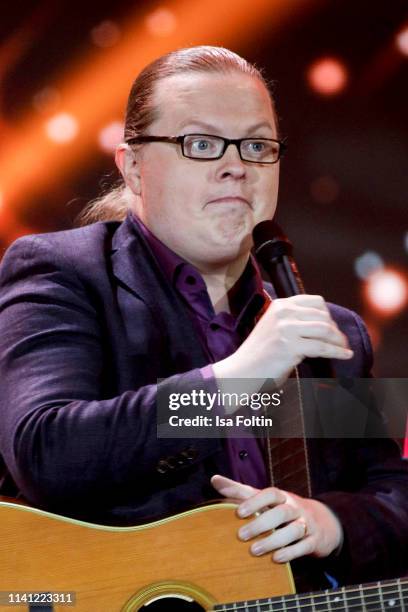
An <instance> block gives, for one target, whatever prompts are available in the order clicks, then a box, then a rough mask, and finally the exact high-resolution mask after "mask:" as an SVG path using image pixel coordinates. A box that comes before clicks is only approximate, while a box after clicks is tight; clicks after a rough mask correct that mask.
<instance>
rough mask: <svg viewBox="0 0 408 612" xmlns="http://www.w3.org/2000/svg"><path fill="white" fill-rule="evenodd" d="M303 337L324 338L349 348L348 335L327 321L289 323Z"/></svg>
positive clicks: (325, 340)
mask: <svg viewBox="0 0 408 612" xmlns="http://www.w3.org/2000/svg"><path fill="white" fill-rule="evenodd" d="M289 325H291V326H293V331H295V332H296V334H297V335H298V336H300V337H301V338H311V339H317V340H323V341H324V342H329V343H330V344H335V345H336V346H341V347H342V348H349V344H348V340H347V337H346V336H345V335H344V334H343V333H342V332H341V331H340V330H339V329H338V327H337V326H335V325H331V323H327V322H325V321H302V322H301V323H300V322H296V323H291V324H289Z"/></svg>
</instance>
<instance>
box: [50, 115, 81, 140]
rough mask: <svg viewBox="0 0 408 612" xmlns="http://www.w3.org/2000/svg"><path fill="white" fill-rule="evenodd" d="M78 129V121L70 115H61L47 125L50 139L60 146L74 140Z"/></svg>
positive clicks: (53, 118)
mask: <svg viewBox="0 0 408 612" xmlns="http://www.w3.org/2000/svg"><path fill="white" fill-rule="evenodd" d="M78 129H79V128H78V121H77V120H76V119H75V117H73V116H72V115H70V114H68V113H59V114H58V115H55V116H54V117H52V118H51V119H50V120H49V121H47V123H46V124H45V131H46V133H47V136H48V138H49V139H50V140H52V141H54V142H57V143H59V144H65V143H66V142H70V141H71V140H74V138H75V136H76V135H77V134H78Z"/></svg>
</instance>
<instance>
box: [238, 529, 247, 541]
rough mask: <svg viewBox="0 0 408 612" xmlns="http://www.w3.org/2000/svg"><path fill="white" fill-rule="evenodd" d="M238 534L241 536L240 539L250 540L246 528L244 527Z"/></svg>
mask: <svg viewBox="0 0 408 612" xmlns="http://www.w3.org/2000/svg"><path fill="white" fill-rule="evenodd" d="M238 534H239V537H240V538H241V540H248V539H249V530H248V529H247V528H246V527H243V528H242V529H240V530H239V532H238Z"/></svg>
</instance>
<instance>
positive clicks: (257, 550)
mask: <svg viewBox="0 0 408 612" xmlns="http://www.w3.org/2000/svg"><path fill="white" fill-rule="evenodd" d="M251 552H252V553H253V554H254V555H261V554H262V553H263V546H262V544H254V545H253V546H251Z"/></svg>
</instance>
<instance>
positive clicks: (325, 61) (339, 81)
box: [307, 57, 348, 96]
mask: <svg viewBox="0 0 408 612" xmlns="http://www.w3.org/2000/svg"><path fill="white" fill-rule="evenodd" d="M307 81H308V83H309V86H310V87H311V88H312V89H313V90H314V91H315V92H317V93H318V94H320V95H322V96H333V95H336V94H338V93H340V92H341V91H342V90H343V89H344V88H345V86H346V84H347V81H348V71H347V68H346V66H345V64H344V63H343V62H341V61H340V60H338V59H335V58H333V57H323V58H320V59H318V60H316V61H315V62H314V63H313V64H312V65H311V66H310V67H309V69H308V71H307Z"/></svg>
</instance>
